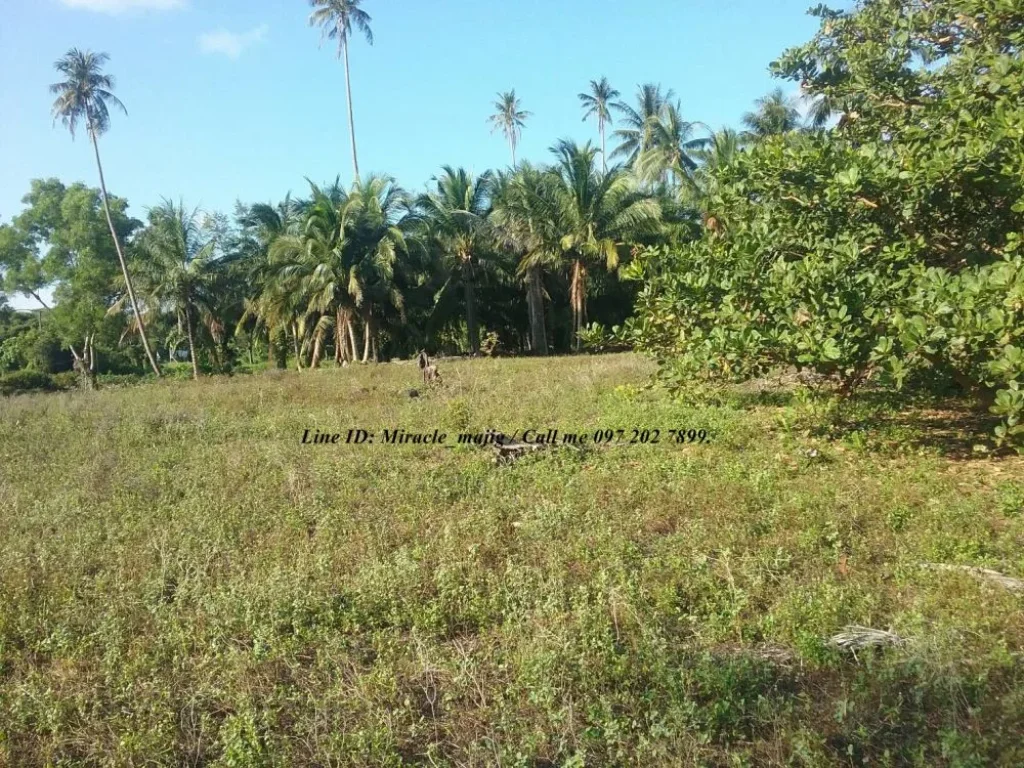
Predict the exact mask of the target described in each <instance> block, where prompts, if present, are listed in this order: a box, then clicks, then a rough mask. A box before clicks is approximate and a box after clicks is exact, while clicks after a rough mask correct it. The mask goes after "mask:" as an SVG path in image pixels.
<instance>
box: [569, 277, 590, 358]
mask: <svg viewBox="0 0 1024 768" xmlns="http://www.w3.org/2000/svg"><path fill="white" fill-rule="evenodd" d="M569 304H570V305H571V306H572V331H573V345H574V346H575V348H576V351H577V352H579V350H580V346H581V338H580V336H581V334H582V332H583V325H584V323H586V321H587V268H586V266H584V264H583V262H582V261H580V260H579V259H577V260H576V261H574V262H573V264H572V276H571V279H570V282H569Z"/></svg>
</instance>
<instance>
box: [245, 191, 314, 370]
mask: <svg viewBox="0 0 1024 768" xmlns="http://www.w3.org/2000/svg"><path fill="white" fill-rule="evenodd" d="M237 224H238V230H239V235H238V238H237V240H236V242H235V244H234V247H233V248H232V254H231V256H230V257H229V259H230V261H231V262H232V264H233V265H234V266H235V267H236V268H237V269H238V271H240V272H241V280H242V282H243V283H244V291H245V294H244V295H245V297H246V298H245V300H244V302H243V303H244V312H243V313H242V316H241V318H240V319H239V322H238V328H237V329H236V331H235V332H236V334H238V333H241V332H242V331H243V330H245V329H247V330H249V331H250V333H253V334H254V333H256V332H258V331H259V330H260V328H266V331H267V356H268V360H269V362H270V364H271V365H274V364H277V365H279V366H283V365H284V355H285V351H284V350H285V346H284V344H283V343H282V342H283V340H282V338H281V335H282V334H281V331H282V330H283V328H282V327H281V326H280V325H273V326H271V325H267V324H266V322H265V319H266V317H265V316H264V314H263V313H261V308H263V307H264V306H265V305H266V303H265V302H264V301H263V300H264V298H266V299H267V300H268V301H270V300H271V299H272V295H273V294H274V292H275V291H276V290H278V288H279V287H280V286H279V285H278V283H277V281H276V280H275V276H276V275H275V265H274V264H273V263H272V262H271V259H270V249H271V247H272V246H273V244H274V243H275V242H276V241H277V239H278V238H280V237H284V236H285V235H288V234H293V233H294V231H295V229H296V227H297V226H298V224H299V206H298V205H297V203H296V201H295V200H293V199H292V196H291V195H290V194H288V195H286V196H285V199H284V200H283V201H282V202H280V203H278V204H277V205H270V204H267V203H255V204H253V205H250V206H240V208H239V210H238V213H237ZM284 327H287V324H285V326H284Z"/></svg>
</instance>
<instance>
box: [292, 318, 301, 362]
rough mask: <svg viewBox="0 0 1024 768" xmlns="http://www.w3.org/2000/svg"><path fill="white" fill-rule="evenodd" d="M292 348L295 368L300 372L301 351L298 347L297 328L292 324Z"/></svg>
mask: <svg viewBox="0 0 1024 768" xmlns="http://www.w3.org/2000/svg"><path fill="white" fill-rule="evenodd" d="M292 346H294V347H295V367H296V369H298V370H300V371H301V370H302V349H301V348H300V347H299V327H298V325H296V324H295V323H292Z"/></svg>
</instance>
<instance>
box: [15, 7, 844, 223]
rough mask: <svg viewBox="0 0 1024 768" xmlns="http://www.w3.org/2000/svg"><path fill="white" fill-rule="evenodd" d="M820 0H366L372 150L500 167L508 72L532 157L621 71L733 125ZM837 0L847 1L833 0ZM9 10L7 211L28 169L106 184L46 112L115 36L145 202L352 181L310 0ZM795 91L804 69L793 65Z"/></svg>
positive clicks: (336, 92)
mask: <svg viewBox="0 0 1024 768" xmlns="http://www.w3.org/2000/svg"><path fill="white" fill-rule="evenodd" d="M811 4H812V3H811V1H810V0H771V1H770V2H768V1H766V0H631V2H629V3H622V2H611V1H610V0H513V2H500V3H499V2H494V0H491V1H490V2H488V1H487V0H484V1H483V2H481V1H480V0H475V1H471V0H438V1H437V2H432V3H425V2H419V1H417V0H364V5H363V7H364V8H365V9H366V10H367V11H368V12H369V13H370V14H371V15H372V17H373V23H372V26H373V31H374V35H375V44H374V45H373V46H372V47H370V46H369V45H367V44H366V43H365V42H364V41H362V40H358V41H357V42H356V43H355V45H354V47H353V49H352V52H351V59H352V70H353V72H352V77H353V89H354V97H355V98H354V100H355V111H356V133H357V138H358V141H359V152H360V158H359V159H360V168H361V170H362V171H363V172H364V174H365V173H366V172H367V171H385V172H388V173H391V174H393V175H395V176H396V177H397V178H398V179H399V181H400V183H401V184H402V185H403V186H405V187H407V188H409V189H412V190H418V189H420V188H421V187H422V186H423V185H424V184H425V183H426V182H428V181H429V179H430V178H431V176H433V175H434V174H435V173H436V172H437V171H438V169H439V167H440V166H441V165H442V164H445V163H451V164H454V165H463V166H466V167H468V168H471V169H473V170H474V171H482V170H484V169H486V168H490V167H495V166H504V165H505V164H507V162H508V149H507V146H506V144H505V143H504V139H503V138H502V137H501V136H500V135H498V134H492V133H491V131H490V126H489V125H488V124H487V117H488V115H489V114H490V113H491V111H492V110H491V104H492V102H493V101H494V98H495V94H496V92H497V91H499V90H506V89H508V88H513V87H514V88H515V89H516V92H517V93H518V94H519V96H520V98H521V99H522V101H523V104H524V106H525V108H526V109H528V110H530V111H531V112H532V113H533V117H532V118H531V119H530V120H529V123H528V125H527V126H526V129H525V131H524V134H523V138H522V143H521V148H520V150H519V156H520V157H521V158H525V159H531V160H538V161H541V160H545V159H546V157H547V148H548V147H549V146H551V144H552V143H553V142H554V141H555V140H556V139H558V138H561V137H572V138H576V139H579V140H586V139H594V140H595V142H596V138H597V130H596V127H595V126H594V125H593V124H592V123H587V124H584V123H583V122H582V121H581V118H582V113H581V111H580V106H579V101H578V99H577V96H576V94H577V93H579V92H580V91H581V90H583V89H584V88H585V87H586V85H587V83H588V81H589V80H590V79H592V78H599V77H601V76H602V75H604V76H607V77H608V78H609V80H610V81H611V82H612V84H613V85H614V86H615V87H616V88H618V89H619V90H620V91H622V92H623V94H624V95H628V96H632V93H633V92H634V91H635V89H636V86H637V84H638V83H641V82H645V81H653V82H660V83H662V84H663V85H664V86H665V87H671V88H673V89H674V90H675V92H676V95H677V96H678V97H679V98H680V99H681V101H682V105H683V112H684V115H685V116H686V117H687V118H688V119H691V120H700V121H703V122H706V123H708V124H710V125H712V126H713V127H716V128H717V127H721V126H725V125H736V124H738V122H739V119H740V116H741V115H742V114H743V113H744V112H745V111H746V110H747V109H749V108H750V105H751V103H752V102H753V100H754V99H755V98H757V97H758V96H761V95H763V94H764V93H766V92H767V91H768V90H770V89H771V88H772V87H774V86H775V85H777V84H778V83H776V82H775V81H773V80H772V78H771V77H770V75H769V74H768V64H769V62H770V61H771V60H772V59H774V58H775V57H776V56H778V54H780V53H781V52H782V51H783V50H784V49H785V48H787V47H788V46H791V45H795V44H799V43H801V42H804V41H806V40H807V39H809V38H810V37H811V35H812V34H813V33H814V31H815V30H816V28H817V25H816V24H815V23H814V19H812V18H811V17H809V16H807V15H806V9H807V7H808V6H809V5H811ZM833 4H835V5H841V3H837V2H834V3H833ZM4 6H5V7H4V12H3V16H2V18H0V72H3V73H4V74H3V76H2V77H0V105H2V109H0V220H3V221H6V220H9V219H10V217H11V216H12V215H14V214H16V213H17V212H18V211H19V210H20V208H21V205H20V199H21V197H22V196H23V195H24V194H25V192H26V191H27V190H28V185H29V181H30V179H33V178H37V177H49V176H56V177H58V178H60V179H61V180H63V181H65V182H69V183H70V182H73V181H77V180H82V181H85V182H87V183H88V184H90V185H95V184H96V183H97V179H96V169H95V167H94V164H93V160H92V155H91V153H90V151H89V146H88V143H87V141H86V139H85V136H84V135H80V136H79V137H78V138H76V140H75V141H72V140H71V138H70V136H69V135H68V134H67V132H66V131H65V130H64V129H63V128H61V127H60V126H59V125H58V126H57V127H54V126H53V124H52V120H51V118H50V105H51V101H52V99H51V96H50V94H49V93H48V91H47V86H48V85H49V84H50V83H51V82H53V81H54V79H55V76H54V72H53V62H54V61H55V60H56V59H57V58H59V57H60V56H61V55H62V54H63V53H64V52H65V51H66V50H67V49H68V48H70V47H72V46H77V47H80V48H88V49H92V50H96V51H106V52H107V53H109V54H110V57H111V61H110V63H109V67H108V71H109V72H110V73H111V74H113V75H115V76H116V78H117V93H118V95H119V96H120V98H121V99H122V101H124V103H125V104H126V105H127V107H128V116H127V117H125V116H124V115H120V114H115V115H114V118H113V126H112V129H111V130H110V132H109V133H108V134H106V135H105V136H104V137H103V138H102V140H101V145H100V148H101V151H102V153H103V160H104V166H105V168H104V170H105V171H106V175H107V181H108V185H109V188H110V190H111V192H112V193H115V194H119V195H123V196H126V197H127V198H128V200H129V202H130V204H131V212H132V214H133V215H135V216H139V217H141V216H143V215H144V214H145V210H146V208H147V207H148V206H151V205H153V204H155V203H158V202H159V201H160V199H161V198H163V197H170V198H173V199H178V198H182V199H184V200H185V202H186V204H187V205H189V206H197V207H201V208H203V209H205V210H222V211H228V212H230V210H231V209H232V207H233V205H234V201H235V200H236V199H241V200H244V201H249V202H251V201H270V200H278V199H280V198H281V197H283V196H284V194H285V193H286V192H288V191H289V190H291V191H293V192H296V193H299V194H301V193H303V192H304V191H305V190H306V189H307V187H306V183H305V181H304V180H303V179H304V177H306V176H308V177H310V178H312V179H314V180H317V181H323V180H328V179H333V178H334V176H335V175H336V174H338V173H340V174H341V176H342V179H343V181H346V182H347V181H349V180H350V179H351V160H350V156H349V150H348V128H347V122H346V118H345V91H344V77H343V69H342V66H341V64H340V62H339V61H338V60H337V59H336V58H335V49H334V48H333V47H332V46H330V45H329V44H328V45H325V46H324V47H323V48H318V44H319V34H318V32H317V31H315V30H313V29H311V28H310V27H309V26H308V25H307V21H306V19H307V17H308V13H309V7H308V5H307V4H306V3H305V2H303V0H6V1H5V3H4ZM785 86H786V87H787V89H792V84H789V83H786V84H785Z"/></svg>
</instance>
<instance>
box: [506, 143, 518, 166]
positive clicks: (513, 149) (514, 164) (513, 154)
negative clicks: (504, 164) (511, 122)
mask: <svg viewBox="0 0 1024 768" xmlns="http://www.w3.org/2000/svg"><path fill="white" fill-rule="evenodd" d="M508 148H509V149H510V150H512V167H513V168H515V167H516V145H515V143H514V142H513V141H512V139H509V141H508Z"/></svg>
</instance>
